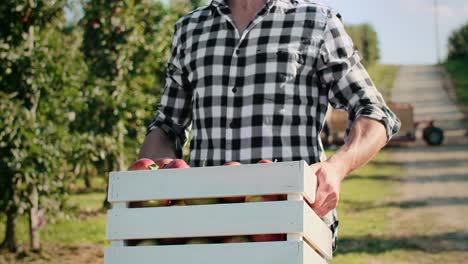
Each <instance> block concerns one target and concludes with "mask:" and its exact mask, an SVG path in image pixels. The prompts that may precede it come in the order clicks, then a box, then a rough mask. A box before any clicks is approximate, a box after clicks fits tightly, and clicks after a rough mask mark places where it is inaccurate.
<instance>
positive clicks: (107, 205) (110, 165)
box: [102, 156, 114, 209]
mask: <svg viewBox="0 0 468 264" xmlns="http://www.w3.org/2000/svg"><path fill="white" fill-rule="evenodd" d="M113 160H114V159H113V157H112V156H109V157H108V158H107V171H108V172H110V171H112V170H113V169H114V168H113ZM106 175H107V174H106ZM108 189H109V177H106V199H105V200H104V202H103V203H102V207H103V208H104V209H110V208H111V204H110V203H109V201H108V200H107V198H108V193H109V192H108V191H107V190H108Z"/></svg>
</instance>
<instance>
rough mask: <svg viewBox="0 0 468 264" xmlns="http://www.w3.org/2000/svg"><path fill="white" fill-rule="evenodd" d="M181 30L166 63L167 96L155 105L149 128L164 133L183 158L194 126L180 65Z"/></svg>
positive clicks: (177, 154)
mask: <svg viewBox="0 0 468 264" xmlns="http://www.w3.org/2000/svg"><path fill="white" fill-rule="evenodd" d="M180 34H181V32H180V30H179V28H178V26H177V24H176V26H175V27H174V36H173V38H172V45H171V56H170V58H169V61H168V63H167V70H166V76H165V81H166V83H165V86H164V92H163V94H162V96H161V100H160V102H159V103H158V104H157V105H156V114H155V117H154V120H153V122H152V123H151V124H150V126H149V128H148V132H147V133H150V132H151V131H152V130H154V129H155V128H159V129H161V130H162V131H164V132H165V133H166V134H167V135H168V136H169V138H170V139H171V140H172V141H173V142H174V144H175V154H176V156H177V157H178V158H181V157H182V148H183V146H184V145H185V143H186V141H187V134H188V130H189V127H190V125H191V122H192V103H191V101H192V89H191V88H190V85H189V83H188V81H187V78H186V74H185V73H184V71H183V70H182V66H181V64H180V43H179V39H180Z"/></svg>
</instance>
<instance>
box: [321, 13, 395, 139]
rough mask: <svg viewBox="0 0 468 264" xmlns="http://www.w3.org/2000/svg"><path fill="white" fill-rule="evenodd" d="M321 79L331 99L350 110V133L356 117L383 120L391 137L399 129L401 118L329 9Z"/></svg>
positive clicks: (336, 17)
mask: <svg viewBox="0 0 468 264" xmlns="http://www.w3.org/2000/svg"><path fill="white" fill-rule="evenodd" d="M317 73H318V80H319V82H320V86H321V88H322V89H327V91H328V101H329V103H330V104H331V105H332V106H333V107H334V108H338V109H343V110H346V111H347V112H348V128H347V130H346V136H347V135H348V134H349V131H350V130H351V127H352V125H353V123H354V121H355V120H357V119H358V118H359V117H367V118H371V119H374V120H377V121H379V122H381V123H382V124H383V125H384V126H385V128H386V131H387V140H390V139H391V138H392V136H393V135H394V134H396V133H397V132H398V130H399V129H400V125H401V124H400V120H399V119H398V118H397V116H396V115H395V114H394V113H393V112H392V111H391V110H390V109H389V108H388V106H387V105H386V103H385V101H384V99H383V97H382V94H381V93H380V92H379V91H378V90H377V89H376V87H375V85H374V83H373V82H372V80H371V78H370V76H369V74H368V73H367V71H366V69H365V68H364V66H363V65H362V64H361V57H360V55H359V53H358V52H357V51H356V50H355V49H354V46H353V41H352V40H351V38H350V36H349V35H348V34H347V33H346V31H345V28H344V25H343V23H342V22H341V20H340V18H338V16H337V14H336V13H335V12H333V11H330V12H329V14H328V18H327V25H326V28H325V31H324V35H323V42H322V45H321V47H320V55H319V59H318V62H317Z"/></svg>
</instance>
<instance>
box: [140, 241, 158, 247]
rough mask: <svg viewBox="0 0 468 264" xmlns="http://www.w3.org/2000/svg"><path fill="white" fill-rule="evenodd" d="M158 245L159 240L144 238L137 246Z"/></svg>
mask: <svg viewBox="0 0 468 264" xmlns="http://www.w3.org/2000/svg"><path fill="white" fill-rule="evenodd" d="M157 245H159V242H158V240H157V239H145V240H141V241H140V242H139V243H138V244H137V246H157Z"/></svg>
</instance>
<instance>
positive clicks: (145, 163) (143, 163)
mask: <svg viewBox="0 0 468 264" xmlns="http://www.w3.org/2000/svg"><path fill="white" fill-rule="evenodd" d="M153 169H157V165H156V163H154V161H153V160H150V159H139V160H137V161H135V163H133V164H132V165H131V166H130V167H129V168H128V170H130V171H132V170H153Z"/></svg>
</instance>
